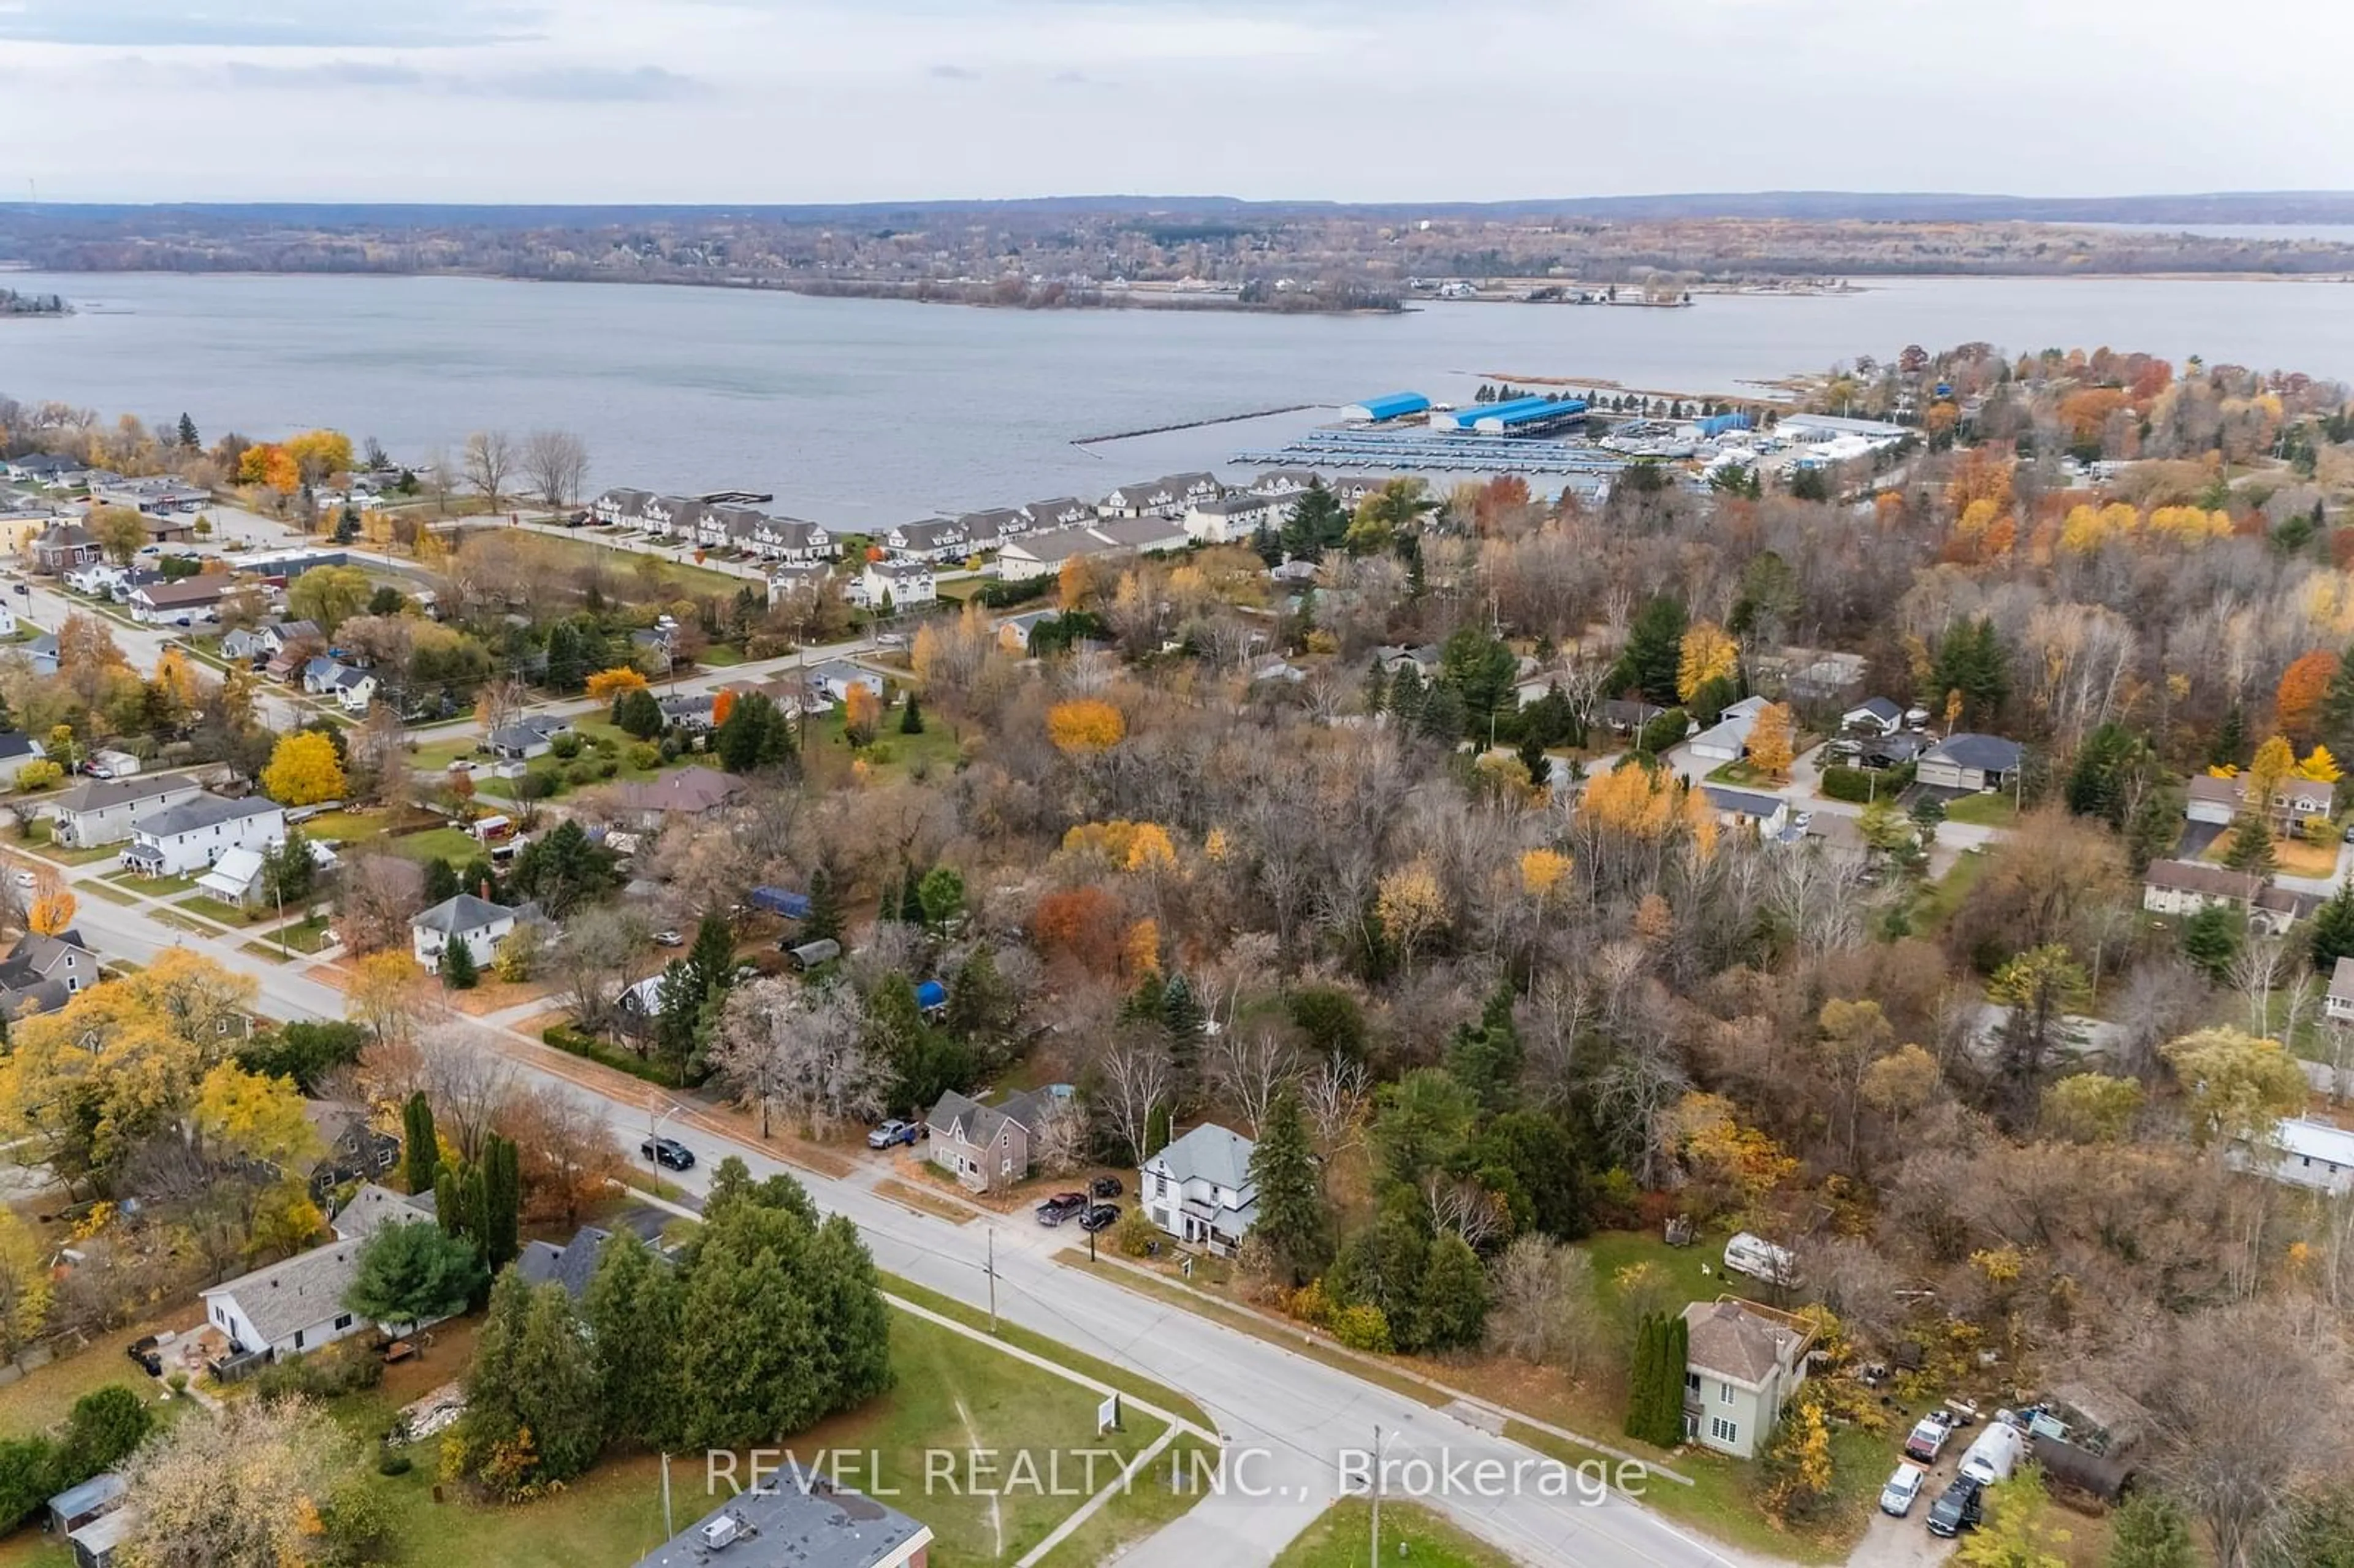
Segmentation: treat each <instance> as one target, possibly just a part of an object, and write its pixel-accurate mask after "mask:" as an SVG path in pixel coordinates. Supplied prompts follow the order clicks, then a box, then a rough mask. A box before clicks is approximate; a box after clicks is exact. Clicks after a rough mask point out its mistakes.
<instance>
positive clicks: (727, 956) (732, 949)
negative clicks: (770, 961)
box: [686, 915, 736, 997]
mask: <svg viewBox="0 0 2354 1568" xmlns="http://www.w3.org/2000/svg"><path fill="white" fill-rule="evenodd" d="M686 968H687V972H688V974H689V976H690V977H691V978H692V980H693V983H694V986H695V991H696V994H697V995H698V997H701V996H708V995H710V994H711V992H713V991H726V990H728V989H729V988H731V987H732V986H734V985H735V983H736V933H735V931H734V930H733V929H731V928H730V927H729V926H728V924H727V917H726V916H724V915H705V916H704V917H703V918H702V919H700V920H698V921H696V922H695V945H694V946H693V947H691V948H687V950H686Z"/></svg>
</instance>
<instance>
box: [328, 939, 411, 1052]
mask: <svg viewBox="0 0 2354 1568" xmlns="http://www.w3.org/2000/svg"><path fill="white" fill-rule="evenodd" d="M423 973H424V971H423V970H422V969H419V968H418V967H417V960H416V959H413V958H411V957H410V956H409V954H408V952H407V951H406V950H404V949H401V948H387V949H386V950H385V951H383V952H381V953H370V954H368V955H367V957H366V958H364V959H359V960H358V961H357V962H355V964H353V965H352V979H351V983H350V984H348V985H347V986H345V988H344V1000H345V1011H346V1012H349V1013H350V1014H351V1016H352V1017H353V1018H354V1019H355V1020H356V1021H357V1022H362V1023H365V1024H366V1025H367V1026H368V1029H369V1031H370V1032H371V1033H374V1034H375V1035H376V1038H377V1039H379V1040H392V1041H400V1040H406V1039H408V1036H409V1034H410V1033H411V1032H412V1031H413V1030H414V1029H415V1028H416V1026H417V1019H418V1014H419V996H418V989H419V977H420V976H421V975H422V974H423Z"/></svg>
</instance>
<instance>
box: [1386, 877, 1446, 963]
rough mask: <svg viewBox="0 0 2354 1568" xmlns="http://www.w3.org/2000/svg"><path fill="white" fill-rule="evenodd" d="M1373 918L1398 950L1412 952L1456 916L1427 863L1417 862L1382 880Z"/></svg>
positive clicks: (1443, 889)
mask: <svg viewBox="0 0 2354 1568" xmlns="http://www.w3.org/2000/svg"><path fill="white" fill-rule="evenodd" d="M1373 916H1374V918H1376V919H1378V920H1379V921H1380V922H1381V923H1382V929H1383V930H1384V931H1385V932H1387V933H1388V934H1389V938H1390V940H1391V941H1393V942H1395V943H1396V944H1397V945H1398V950H1399V951H1400V952H1403V953H1411V952H1413V951H1414V950H1415V948H1418V947H1420V946H1421V945H1422V944H1423V943H1424V942H1426V941H1427V940H1428V939H1429V938H1431V937H1432V936H1433V935H1435V934H1436V933H1437V931H1438V929H1439V928H1440V927H1443V926H1445V925H1446V924H1447V921H1448V919H1450V918H1451V917H1452V912H1451V911H1450V910H1449V909H1448V907H1447V890H1446V889H1445V888H1443V887H1441V886H1439V885H1438V875H1437V873H1436V872H1434V871H1432V870H1431V868H1430V863H1429V862H1428V861H1426V860H1419V859H1417V860H1414V861H1411V862H1409V863H1406V864H1405V865H1402V866H1400V867H1398V868H1397V869H1396V870H1395V871H1394V872H1391V873H1390V874H1388V875H1387V876H1384V877H1383V878H1382V880H1381V885H1380V886H1379V887H1378V888H1377V889H1376V890H1375V892H1374V895H1373Z"/></svg>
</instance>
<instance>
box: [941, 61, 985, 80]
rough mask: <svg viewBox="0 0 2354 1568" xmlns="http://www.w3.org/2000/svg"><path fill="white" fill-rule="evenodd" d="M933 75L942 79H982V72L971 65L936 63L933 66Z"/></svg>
mask: <svg viewBox="0 0 2354 1568" xmlns="http://www.w3.org/2000/svg"><path fill="white" fill-rule="evenodd" d="M932 75H934V76H935V77H937V78H938V79H940V80H942V81H979V80H980V79H981V73H980V72H979V71H977V70H975V69H972V68H971V67H970V66H960V65H936V66H934V67H933V68H932Z"/></svg>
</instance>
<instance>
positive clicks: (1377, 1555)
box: [1373, 1421, 1382, 1568]
mask: <svg viewBox="0 0 2354 1568" xmlns="http://www.w3.org/2000/svg"><path fill="white" fill-rule="evenodd" d="M1373 1568H1382V1424H1381V1423H1380V1422H1378V1421H1376V1422H1374V1423H1373Z"/></svg>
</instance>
